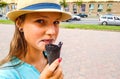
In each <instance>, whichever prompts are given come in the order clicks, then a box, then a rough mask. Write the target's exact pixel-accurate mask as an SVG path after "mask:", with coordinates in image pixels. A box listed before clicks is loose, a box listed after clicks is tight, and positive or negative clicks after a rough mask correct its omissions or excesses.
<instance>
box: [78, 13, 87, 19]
mask: <svg viewBox="0 0 120 79" xmlns="http://www.w3.org/2000/svg"><path fill="white" fill-rule="evenodd" d="M77 16H80V17H82V18H85V17H88V15H87V14H85V13H79V14H78V15H77Z"/></svg>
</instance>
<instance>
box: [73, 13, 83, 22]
mask: <svg viewBox="0 0 120 79" xmlns="http://www.w3.org/2000/svg"><path fill="white" fill-rule="evenodd" d="M71 20H74V21H80V20H81V17H80V16H77V15H74V14H73V15H72V18H71Z"/></svg>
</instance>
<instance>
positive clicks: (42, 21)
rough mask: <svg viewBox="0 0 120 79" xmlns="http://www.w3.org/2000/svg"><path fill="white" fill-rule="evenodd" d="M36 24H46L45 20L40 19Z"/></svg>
mask: <svg viewBox="0 0 120 79" xmlns="http://www.w3.org/2000/svg"><path fill="white" fill-rule="evenodd" d="M36 22H37V23H44V20H42V19H39V20H37V21H36Z"/></svg>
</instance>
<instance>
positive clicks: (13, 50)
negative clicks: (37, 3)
mask: <svg viewBox="0 0 120 79" xmlns="http://www.w3.org/2000/svg"><path fill="white" fill-rule="evenodd" d="M24 20H25V15H21V16H19V17H18V18H17V19H16V21H18V22H19V25H21V23H23V22H24ZM16 21H15V32H14V36H13V39H12V41H11V43H10V50H9V54H8V55H7V56H6V57H5V58H4V59H3V60H2V61H1V62H0V65H1V64H4V63H6V62H8V61H11V59H12V57H14V56H16V57H21V56H25V55H26V52H27V43H26V40H25V38H24V32H21V31H20V30H19V27H18V26H17V24H16Z"/></svg>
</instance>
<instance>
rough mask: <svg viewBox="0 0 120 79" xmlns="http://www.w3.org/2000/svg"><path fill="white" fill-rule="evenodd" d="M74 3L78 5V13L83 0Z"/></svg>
mask: <svg viewBox="0 0 120 79" xmlns="http://www.w3.org/2000/svg"><path fill="white" fill-rule="evenodd" d="M75 3H76V5H77V7H78V13H80V8H81V5H82V3H83V2H82V0H77V1H76V2H75Z"/></svg>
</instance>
